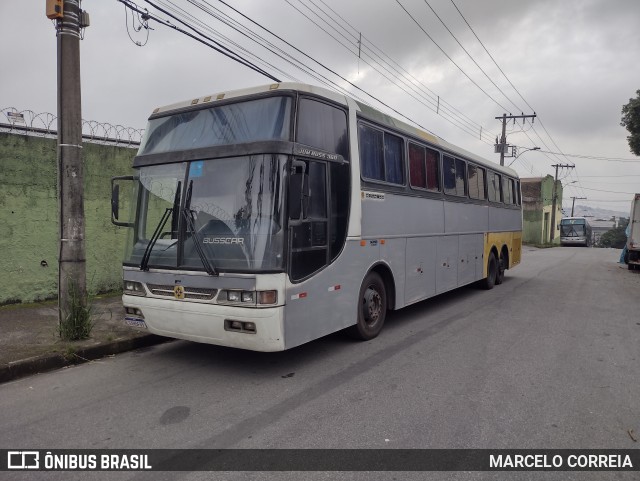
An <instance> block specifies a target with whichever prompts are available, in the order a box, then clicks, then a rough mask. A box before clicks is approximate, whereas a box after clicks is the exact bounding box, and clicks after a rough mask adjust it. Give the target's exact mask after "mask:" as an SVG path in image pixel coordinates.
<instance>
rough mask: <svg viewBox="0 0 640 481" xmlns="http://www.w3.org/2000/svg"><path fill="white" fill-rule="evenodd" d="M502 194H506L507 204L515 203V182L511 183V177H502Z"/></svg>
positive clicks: (505, 200)
mask: <svg viewBox="0 0 640 481" xmlns="http://www.w3.org/2000/svg"><path fill="white" fill-rule="evenodd" d="M502 195H503V196H504V203H505V204H512V203H513V184H512V183H511V179H507V178H506V177H504V178H503V179H502Z"/></svg>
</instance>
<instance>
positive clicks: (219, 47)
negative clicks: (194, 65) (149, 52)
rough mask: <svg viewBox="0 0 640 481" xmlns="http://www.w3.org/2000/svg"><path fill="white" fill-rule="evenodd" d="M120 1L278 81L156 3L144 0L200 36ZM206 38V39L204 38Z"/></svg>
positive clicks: (123, 1)
mask: <svg viewBox="0 0 640 481" xmlns="http://www.w3.org/2000/svg"><path fill="white" fill-rule="evenodd" d="M116 1H118V2H120V3H122V4H123V5H125V6H126V7H127V8H129V9H131V10H133V11H134V12H136V13H139V14H141V15H143V18H145V19H147V20H154V21H156V22H158V23H160V24H161V25H164V26H165V27H170V28H172V29H174V30H176V31H177V32H180V33H182V34H183V35H186V36H188V37H190V38H192V39H194V40H196V41H198V42H200V43H202V44H203V45H206V46H207V47H209V48H212V49H213V50H215V51H216V52H218V53H221V54H222V55H224V56H225V57H228V58H230V59H231V60H234V61H236V62H238V63H240V64H242V65H244V66H245V67H248V68H250V69H251V70H254V71H255V72H258V73H260V74H262V75H264V76H265V77H267V78H270V79H271V80H273V81H275V82H280V80H279V79H277V78H276V77H274V76H273V75H271V74H270V73H268V72H266V71H264V70H262V69H261V68H260V67H258V66H257V65H254V64H253V63H251V62H249V61H248V60H246V59H244V58H243V57H241V56H240V55H238V54H236V53H234V52H232V51H230V50H229V49H227V48H226V47H224V46H223V45H220V44H219V43H218V42H216V41H215V40H213V39H212V38H210V37H208V36H206V35H204V34H203V33H201V32H198V31H197V30H196V29H195V28H194V27H192V26H188V25H186V24H185V23H184V22H182V21H181V20H180V19H178V18H176V17H175V16H173V15H172V14H170V13H168V12H167V11H166V10H164V9H162V8H160V7H158V6H157V5H154V4H153V2H151V1H149V0H145V1H146V2H147V3H149V4H150V5H152V6H153V7H155V8H156V9H158V10H160V11H161V12H162V13H164V14H165V15H168V16H169V17H171V18H173V19H174V20H177V21H178V22H180V23H182V24H183V25H185V26H187V27H188V28H190V29H191V30H193V31H194V32H196V34H197V35H200V36H201V37H202V38H198V37H196V36H195V35H193V34H191V33H189V32H187V31H186V30H184V29H181V28H180V27H178V26H176V25H173V24H172V23H170V22H168V21H166V20H162V19H160V18H158V17H156V16H154V15H151V14H150V13H149V12H148V11H146V10H145V11H142V10H140V9H139V8H138V6H137V5H136V4H135V3H133V2H132V1H131V0H116ZM204 39H206V40H204Z"/></svg>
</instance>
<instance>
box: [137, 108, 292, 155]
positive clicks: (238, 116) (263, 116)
mask: <svg viewBox="0 0 640 481" xmlns="http://www.w3.org/2000/svg"><path fill="white" fill-rule="evenodd" d="M292 103H293V100H292V99H291V97H270V98H263V99H255V100H249V101H244V102H237V103H233V104H226V105H218V106H215V107H211V108H208V109H201V110H195V111H191V112H182V113H176V114H173V115H170V116H167V117H159V118H156V119H151V120H150V121H149V124H148V125H147V129H146V132H145V136H144V139H142V143H141V144H140V149H139V151H138V155H146V154H160V153H164V152H176V151H183V150H191V149H197V148H202V147H213V146H216V145H230V144H240V143H245V142H256V141H260V140H289V139H290V136H291V110H292V108H291V105H292Z"/></svg>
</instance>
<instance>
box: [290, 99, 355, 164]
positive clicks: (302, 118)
mask: <svg viewBox="0 0 640 481" xmlns="http://www.w3.org/2000/svg"><path fill="white" fill-rule="evenodd" d="M297 128H298V135H297V137H296V140H297V141H298V142H300V143H301V144H305V145H308V146H310V147H317V148H319V149H323V150H326V151H328V152H335V153H336V154H340V155H342V157H343V158H344V159H345V160H349V142H348V135H347V114H346V112H345V111H344V110H342V109H339V108H338V107H334V106H333V105H329V104H327V103H324V102H320V101H317V100H314V99H310V98H305V97H303V98H301V99H300V103H299V105H298V127H297Z"/></svg>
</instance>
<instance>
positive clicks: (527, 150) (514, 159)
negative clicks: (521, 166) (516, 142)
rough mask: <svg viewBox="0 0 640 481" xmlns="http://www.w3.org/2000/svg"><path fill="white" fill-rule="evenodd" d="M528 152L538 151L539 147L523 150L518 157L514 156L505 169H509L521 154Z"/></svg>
mask: <svg viewBox="0 0 640 481" xmlns="http://www.w3.org/2000/svg"><path fill="white" fill-rule="evenodd" d="M530 150H540V147H532V148H530V149H524V150H523V151H522V152H520V153H519V154H518V155H516V156H515V157H514V158H513V160H512V161H511V163H510V164H509V165H508V166H507V167H511V164H513V163H514V162H515V161H516V160H517V159H518V157H520V156H521V155H522V154H524V153H525V152H529V151H530Z"/></svg>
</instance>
